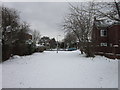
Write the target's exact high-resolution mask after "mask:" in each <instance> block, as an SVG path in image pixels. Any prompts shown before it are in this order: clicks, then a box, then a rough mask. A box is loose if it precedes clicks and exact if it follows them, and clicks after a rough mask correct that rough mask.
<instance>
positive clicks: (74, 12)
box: [63, 2, 94, 56]
mask: <svg viewBox="0 0 120 90" xmlns="http://www.w3.org/2000/svg"><path fill="white" fill-rule="evenodd" d="M80 6H81V7H78V6H73V5H72V4H70V14H68V16H67V17H66V18H65V19H64V25H63V27H64V29H65V30H66V31H69V32H72V33H74V34H75V35H76V37H77V39H78V41H79V48H80V51H81V53H83V52H85V53H86V55H87V56H94V55H93V54H92V53H90V54H89V55H88V52H90V50H87V49H88V48H87V47H88V46H89V45H90V44H89V43H90V37H91V31H92V27H93V18H94V11H93V8H94V3H93V2H89V3H87V6H86V5H85V3H81V5H80ZM89 47H90V46H89ZM89 49H90V48H89Z"/></svg>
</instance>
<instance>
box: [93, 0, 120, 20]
mask: <svg viewBox="0 0 120 90" xmlns="http://www.w3.org/2000/svg"><path fill="white" fill-rule="evenodd" d="M94 5H95V9H94V10H95V14H96V15H97V17H100V18H101V17H107V18H109V19H111V20H115V21H120V1H118V2H117V1H116V0H114V1H113V2H98V3H97V2H96V3H94Z"/></svg>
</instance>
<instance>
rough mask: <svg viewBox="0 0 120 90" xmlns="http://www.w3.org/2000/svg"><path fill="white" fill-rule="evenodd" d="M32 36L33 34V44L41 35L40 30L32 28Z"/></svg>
mask: <svg viewBox="0 0 120 90" xmlns="http://www.w3.org/2000/svg"><path fill="white" fill-rule="evenodd" d="M32 36H33V38H32V40H33V42H34V44H36V43H38V42H39V40H40V37H41V35H40V32H38V31H37V30H34V31H33V35H32Z"/></svg>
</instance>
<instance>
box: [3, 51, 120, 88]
mask: <svg viewBox="0 0 120 90" xmlns="http://www.w3.org/2000/svg"><path fill="white" fill-rule="evenodd" d="M79 53H80V52H79V51H72V52H71V51H60V52H59V53H56V52H55V51H45V52H43V53H34V54H33V55H30V56H22V57H15V58H14V59H9V60H8V61H6V62H4V63H3V65H2V68H3V69H2V70H3V71H2V87H3V88H117V87H118V60H111V59H108V58H105V57H101V56H96V57H95V58H94V59H93V58H86V57H84V56H83V55H79Z"/></svg>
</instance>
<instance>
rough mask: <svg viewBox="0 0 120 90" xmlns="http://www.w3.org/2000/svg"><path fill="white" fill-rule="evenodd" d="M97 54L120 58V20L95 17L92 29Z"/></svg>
mask: <svg viewBox="0 0 120 90" xmlns="http://www.w3.org/2000/svg"><path fill="white" fill-rule="evenodd" d="M92 41H93V42H94V45H95V48H94V51H95V54H99V55H104V56H106V57H109V58H120V22H119V23H118V22H109V21H107V20H105V19H100V20H97V19H96V18H95V19H94V27H93V31H92Z"/></svg>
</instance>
